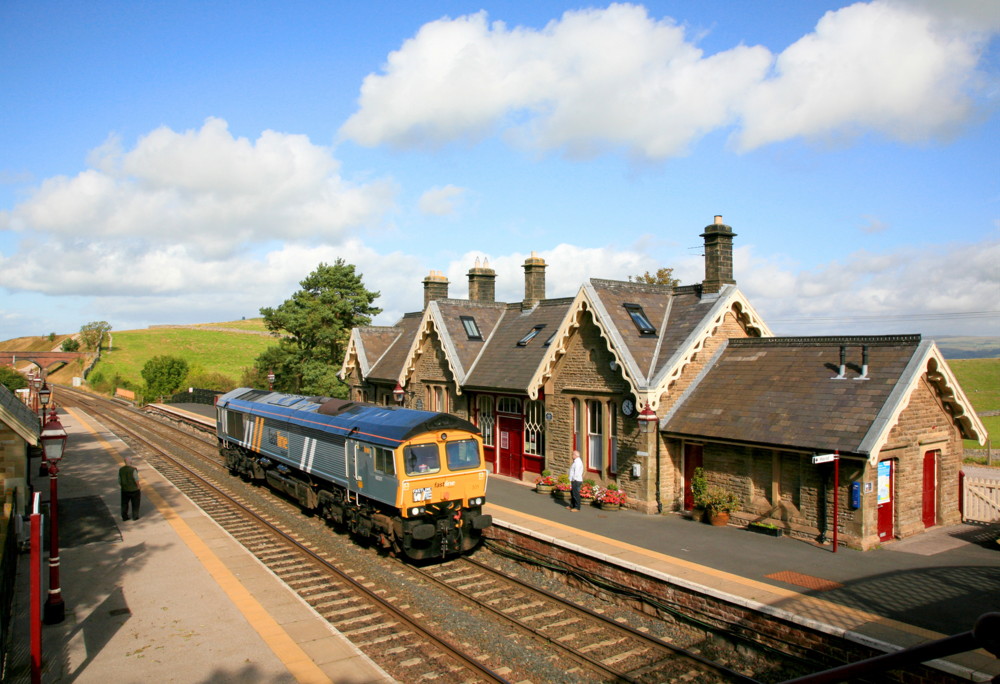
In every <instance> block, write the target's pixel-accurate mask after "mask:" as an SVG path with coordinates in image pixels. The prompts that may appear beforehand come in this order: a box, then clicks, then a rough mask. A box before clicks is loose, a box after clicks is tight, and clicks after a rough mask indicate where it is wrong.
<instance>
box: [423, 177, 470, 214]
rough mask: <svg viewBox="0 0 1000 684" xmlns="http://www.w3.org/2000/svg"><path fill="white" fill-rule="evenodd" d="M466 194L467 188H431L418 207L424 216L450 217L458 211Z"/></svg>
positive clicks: (446, 186) (450, 186)
mask: <svg viewBox="0 0 1000 684" xmlns="http://www.w3.org/2000/svg"><path fill="white" fill-rule="evenodd" d="M466 192H467V191H466V189H465V188H460V187H457V186H455V185H445V186H444V187H438V188H431V189H430V190H428V191H427V192H425V193H424V194H423V195H421V196H420V199H419V200H418V202H417V207H418V208H419V209H420V213H422V214H429V215H432V216H450V215H452V214H454V213H455V212H456V211H457V210H458V205H459V203H460V202H461V200H462V197H463V196H464V195H465V194H466Z"/></svg>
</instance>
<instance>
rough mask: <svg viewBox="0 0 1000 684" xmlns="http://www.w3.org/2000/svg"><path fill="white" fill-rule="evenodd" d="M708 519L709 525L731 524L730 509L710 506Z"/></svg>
mask: <svg viewBox="0 0 1000 684" xmlns="http://www.w3.org/2000/svg"><path fill="white" fill-rule="evenodd" d="M706 519H707V520H708V524H709V525H715V526H716V527H725V526H726V525H728V524H729V511H717V510H715V509H714V508H709V509H708V512H707V515H706Z"/></svg>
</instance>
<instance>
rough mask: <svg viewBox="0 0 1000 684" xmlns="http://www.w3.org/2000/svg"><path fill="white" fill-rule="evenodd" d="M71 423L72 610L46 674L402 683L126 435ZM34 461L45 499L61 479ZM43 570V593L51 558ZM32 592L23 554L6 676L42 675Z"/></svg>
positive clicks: (68, 549) (64, 518) (67, 592)
mask: <svg viewBox="0 0 1000 684" xmlns="http://www.w3.org/2000/svg"><path fill="white" fill-rule="evenodd" d="M59 420H60V421H61V422H62V424H63V426H64V427H65V428H66V431H67V433H69V441H68V445H67V449H66V457H65V458H64V459H63V462H62V464H61V466H60V469H59V473H58V485H57V496H58V500H59V506H58V509H59V519H58V527H59V575H60V586H61V589H62V596H63V601H64V603H65V619H64V620H63V621H62V622H61V623H59V624H54V625H45V626H43V628H42V660H41V664H42V667H41V681H42V682H45V683H46V684H48V683H50V682H69V681H73V682H81V683H86V682H99V683H100V684H106V683H108V682H116V683H122V684H129V683H133V682H135V683H138V682H185V683H186V682H209V681H211V682H275V683H281V682H288V683H294V682H310V683H312V682H316V683H319V682H344V681H350V682H358V683H364V682H373V683H374V682H392V681H394V680H393V679H392V678H391V677H389V676H388V675H387V674H386V673H385V672H384V671H382V670H381V668H379V667H378V666H377V665H375V664H374V663H373V662H372V661H371V660H369V659H368V658H367V657H366V656H365V655H364V654H363V653H361V652H360V651H358V650H356V649H355V647H354V646H353V645H352V644H350V643H349V642H347V641H346V640H345V639H343V638H342V637H341V636H340V634H338V633H337V632H335V631H334V630H333V629H332V628H331V627H330V626H329V624H328V623H327V622H326V621H325V620H324V619H323V618H322V617H321V616H319V615H318V614H317V613H315V612H314V611H313V610H312V609H311V608H310V607H309V606H308V605H307V604H306V603H305V602H304V601H302V600H301V599H300V598H299V597H297V596H296V595H295V594H294V593H293V592H292V591H291V590H290V589H288V588H287V587H286V586H285V585H284V584H282V583H281V582H280V581H279V580H278V579H277V578H276V577H275V576H274V575H273V574H271V572H270V571H269V570H267V569H266V568H264V566H263V565H261V564H260V563H259V562H258V561H257V559H256V558H254V557H253V556H252V555H251V554H250V553H249V552H247V551H246V550H245V549H243V548H242V547H241V546H239V545H238V544H237V543H236V541H235V540H233V539H232V538H231V537H230V536H229V535H228V534H227V533H225V532H224V531H222V529H221V528H219V527H218V526H217V525H216V524H215V523H214V522H212V521H211V520H210V519H209V518H208V517H207V516H206V515H204V514H203V513H202V512H201V511H200V510H199V509H198V508H197V507H195V506H194V504H193V503H192V502H191V501H190V500H189V499H187V497H185V496H184V495H182V494H181V493H180V492H179V491H178V490H177V489H175V488H174V487H173V486H172V485H171V484H170V483H169V482H167V481H166V480H165V479H163V478H162V477H161V476H160V475H159V473H157V471H155V470H154V469H153V468H150V467H148V466H145V465H144V464H143V462H142V459H141V458H139V457H137V456H134V455H133V454H131V453H130V450H129V448H128V446H127V445H126V444H125V443H123V442H121V441H120V440H119V439H118V438H117V437H115V436H114V435H112V434H111V433H110V432H108V431H107V430H105V429H104V428H103V427H102V426H100V425H99V424H98V423H96V422H95V421H93V419H91V418H90V417H89V416H87V415H86V414H85V413H83V412H82V411H79V410H76V409H64V410H60V411H59ZM126 455H128V456H133V458H134V462H135V465H136V466H137V467H138V469H139V473H140V479H141V482H142V503H141V506H140V517H139V519H138V520H127V521H124V520H122V519H121V516H120V510H121V506H120V499H119V489H118V480H117V471H118V468H119V466H121V464H122V462H123V459H124V458H125V456H126ZM32 462H33V463H34V464H35V465H34V468H36V472H33V473H32V474H31V475H32V485H33V486H34V488H35V489H36V491H38V492H40V493H41V494H42V500H43V502H46V503H47V502H48V499H49V496H50V493H49V492H50V484H49V478H48V477H39V476H38V473H37V467H38V466H37V461H32ZM44 548H45V550H46V552H47V551H48V548H49V547H48V543H47V542H45V544H44ZM42 570H43V575H44V576H45V577H44V579H43V580H42V587H43V595H44V591H45V589H46V588H47V587H48V573H49V570H48V557H47V554H46V558H45V559H44V562H43V565H42ZM29 600H30V593H29V555H28V554H21V556H20V558H19V567H18V574H17V582H16V586H15V597H14V609H13V616H14V617H13V624H12V628H11V640H10V642H9V645H10V653H9V656H8V668H7V673H6V676H5V677H4V681H5V682H12V683H15V682H16V683H17V684H22V683H27V682H31V681H32V665H31V664H32V653H31V649H30V638H29V634H30V632H29V615H30V610H29Z"/></svg>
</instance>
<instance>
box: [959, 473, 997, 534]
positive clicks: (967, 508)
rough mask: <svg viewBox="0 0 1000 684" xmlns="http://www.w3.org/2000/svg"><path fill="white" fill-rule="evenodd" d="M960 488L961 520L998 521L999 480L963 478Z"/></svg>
mask: <svg viewBox="0 0 1000 684" xmlns="http://www.w3.org/2000/svg"><path fill="white" fill-rule="evenodd" d="M963 479H964V480H965V482H964V484H963V486H962V518H963V519H964V520H969V521H973V522H983V523H989V522H994V521H997V520H1000V480H987V479H984V478H981V477H969V476H965V477H964V478H963Z"/></svg>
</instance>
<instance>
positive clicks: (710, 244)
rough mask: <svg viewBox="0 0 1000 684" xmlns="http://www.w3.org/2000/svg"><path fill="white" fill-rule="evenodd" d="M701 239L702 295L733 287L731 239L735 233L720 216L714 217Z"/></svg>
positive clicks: (734, 281) (734, 282)
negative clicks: (702, 264)
mask: <svg viewBox="0 0 1000 684" xmlns="http://www.w3.org/2000/svg"><path fill="white" fill-rule="evenodd" d="M701 237H702V238H704V239H705V282H704V283H702V287H701V291H702V293H704V294H715V293H718V292H719V290H721V289H722V286H723V285H727V284H729V285H735V284H736V280H735V279H734V278H733V238H734V237H736V233H734V232H733V229H732V228H730V227H729V226H727V225H726V224H724V223H723V222H722V217H721V216H716V217H715V222H714V223H713V224H712V225H710V226H705V232H704V233H702V234H701Z"/></svg>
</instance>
